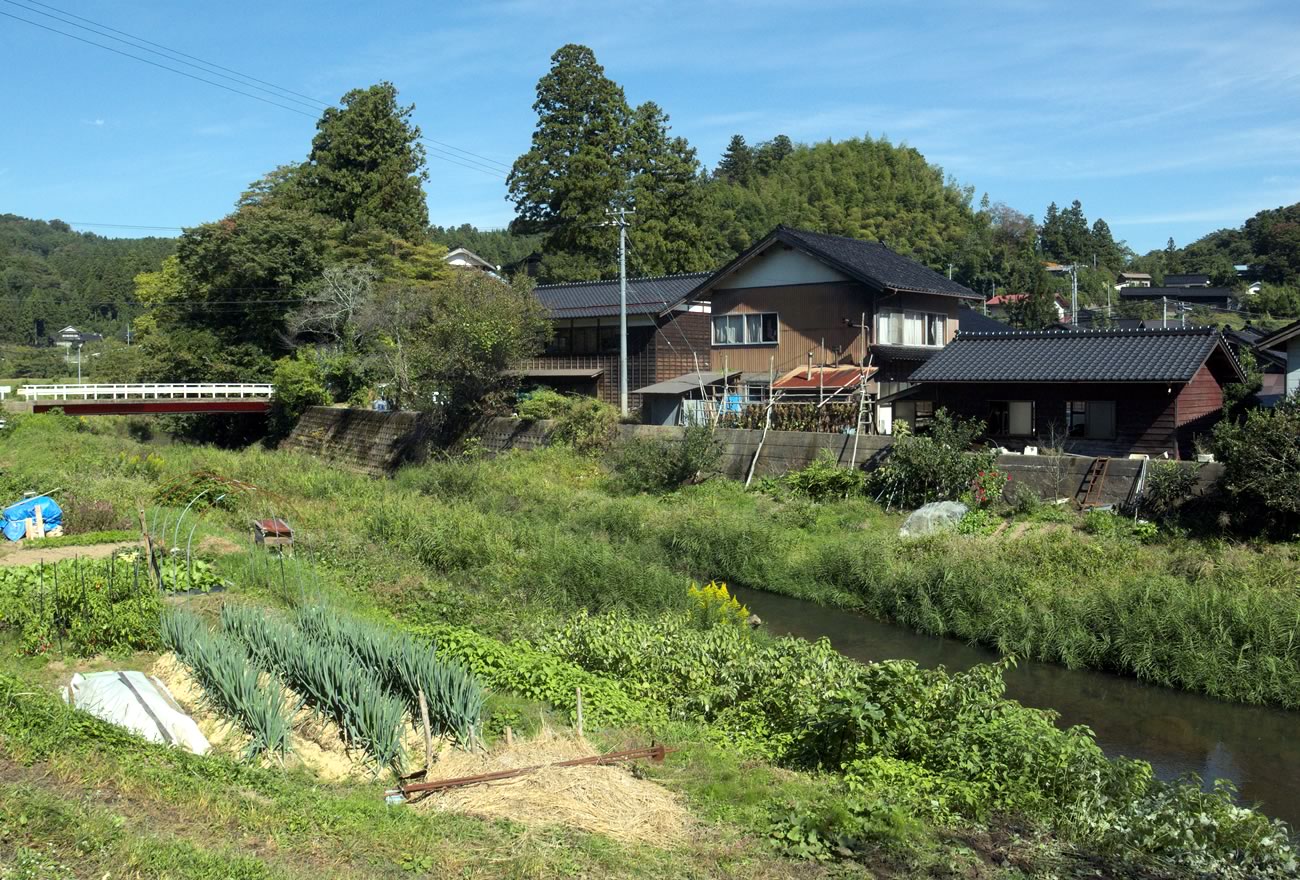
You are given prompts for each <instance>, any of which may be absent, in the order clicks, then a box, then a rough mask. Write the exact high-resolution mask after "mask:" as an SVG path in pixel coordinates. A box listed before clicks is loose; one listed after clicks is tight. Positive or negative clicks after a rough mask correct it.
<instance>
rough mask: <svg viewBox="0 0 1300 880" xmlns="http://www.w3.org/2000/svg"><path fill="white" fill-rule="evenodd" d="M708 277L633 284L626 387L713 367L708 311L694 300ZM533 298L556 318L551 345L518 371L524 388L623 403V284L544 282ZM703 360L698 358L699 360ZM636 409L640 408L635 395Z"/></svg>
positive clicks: (662, 278) (637, 280)
mask: <svg viewBox="0 0 1300 880" xmlns="http://www.w3.org/2000/svg"><path fill="white" fill-rule="evenodd" d="M706 278H708V273H704V272H697V273H690V274H682V275H662V276H658V277H652V278H629V279H628V280H627V314H628V320H627V335H628V387H629V388H632V389H635V388H639V387H641V386H644V385H652V384H654V383H658V382H664V381H666V380H669V379H672V378H674V377H677V376H680V375H682V374H684V373H687V372H690V371H693V370H695V369H696V368H697V362H698V365H699V368H701V369H704V368H707V367H708V363H709V332H710V327H709V308H708V305H707V304H706V303H702V302H700V301H699V300H698V299H696V298H695V296H694V291H695V288H697V287H698V286H699V285H700V282H702V281H704V280H705V279H706ZM533 292H534V293H535V294H536V295H537V298H538V300H540V301H541V303H542V306H543V307H544V308H545V309H546V313H547V316H548V317H549V318H550V320H551V329H552V333H553V335H552V337H551V342H550V345H549V346H547V349H546V351H545V352H543V353H542V354H540V355H538V356H537V357H535V358H529V359H528V360H526V361H523V362H521V363H519V364H517V365H516V368H515V370H514V372H515V373H516V374H517V375H519V376H521V377H522V379H523V384H524V386H525V387H536V386H546V387H549V388H554V389H556V390H557V391H564V392H572V393H577V394H587V395H592V396H596V397H599V398H600V399H602V400H604V401H606V402H608V403H612V404H615V405H617V404H618V388H619V381H618V353H619V283H618V281H617V280H613V281H578V282H573V283H569V284H543V285H539V286H538V287H535V288H534V289H533ZM697 359H698V360H697ZM629 403H630V405H631V406H632V407H634V408H635V407H637V406H639V405H640V400H639V397H637V396H636V395H632V396H631V398H630V400H629Z"/></svg>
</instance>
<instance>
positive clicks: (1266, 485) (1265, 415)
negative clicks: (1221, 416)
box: [1214, 395, 1300, 537]
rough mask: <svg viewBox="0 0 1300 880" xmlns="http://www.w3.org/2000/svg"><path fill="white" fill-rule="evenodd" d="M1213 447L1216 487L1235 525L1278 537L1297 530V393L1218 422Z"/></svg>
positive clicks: (1299, 455) (1299, 459)
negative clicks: (1218, 473)
mask: <svg viewBox="0 0 1300 880" xmlns="http://www.w3.org/2000/svg"><path fill="white" fill-rule="evenodd" d="M1214 452H1215V456H1216V458H1218V460H1219V461H1221V462H1223V469H1224V472H1223V478H1222V480H1221V481H1220V484H1219V488H1220V489H1221V490H1222V491H1223V492H1224V493H1225V495H1226V496H1227V498H1228V501H1229V502H1230V505H1229V509H1230V510H1231V513H1232V518H1233V521H1234V524H1235V525H1236V526H1237V527H1238V528H1239V529H1242V530H1251V529H1259V530H1265V531H1267V532H1269V533H1271V534H1273V535H1278V536H1283V537H1289V536H1291V535H1293V534H1295V533H1296V532H1297V531H1300V396H1297V395H1292V396H1291V397H1288V398H1286V399H1285V400H1283V401H1282V402H1281V403H1279V404H1278V405H1277V406H1276V407H1274V408H1273V409H1253V410H1250V411H1249V412H1248V413H1247V414H1246V418H1245V420H1244V421H1242V422H1233V421H1230V420H1226V419H1225V420H1224V421H1221V422H1219V423H1218V424H1217V425H1215V427H1214Z"/></svg>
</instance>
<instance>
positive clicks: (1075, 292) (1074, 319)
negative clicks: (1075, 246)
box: [1070, 263, 1079, 327]
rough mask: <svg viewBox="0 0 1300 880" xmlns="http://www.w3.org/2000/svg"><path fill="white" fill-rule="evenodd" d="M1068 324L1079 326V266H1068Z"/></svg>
mask: <svg viewBox="0 0 1300 880" xmlns="http://www.w3.org/2000/svg"><path fill="white" fill-rule="evenodd" d="M1070 324H1071V325H1072V326H1076V327H1077V326H1078V324H1079V265H1078V264H1077V263H1071V264H1070Z"/></svg>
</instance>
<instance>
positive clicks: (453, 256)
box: [442, 247, 501, 275]
mask: <svg viewBox="0 0 1300 880" xmlns="http://www.w3.org/2000/svg"><path fill="white" fill-rule="evenodd" d="M442 261H443V262H444V263H446V264H447V265H449V266H455V267H456V268H457V269H478V270H480V271H482V272H489V273H491V274H493V275H495V274H497V273H498V272H499V271H500V270H501V267H500V266H494V265H492V264H491V263H489V262H488V261H487V260H485V259H483V258H482V257H480V256H479V255H478V254H476V253H474V252H473V251H471V250H469V249H468V248H463V247H458V248H453V249H452V250H449V251H447V255H446V256H445V257H443V258H442Z"/></svg>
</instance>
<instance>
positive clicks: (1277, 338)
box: [1255, 321, 1300, 351]
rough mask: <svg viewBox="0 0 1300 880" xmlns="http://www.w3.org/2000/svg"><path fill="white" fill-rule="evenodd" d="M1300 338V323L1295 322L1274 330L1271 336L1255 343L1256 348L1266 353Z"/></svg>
mask: <svg viewBox="0 0 1300 880" xmlns="http://www.w3.org/2000/svg"><path fill="white" fill-rule="evenodd" d="M1297 336H1300V321H1293V322H1291V323H1290V324H1287V325H1286V326H1285V327H1282V328H1280V329H1278V330H1274V331H1273V332H1272V333H1270V334H1269V335H1267V336H1265V337H1264V338H1263V339H1261V340H1259V341H1258V342H1256V343H1255V348H1257V349H1259V350H1260V351H1264V350H1266V349H1270V348H1277V347H1278V346H1280V345H1283V344H1285V343H1287V342H1290V341H1291V340H1292V339H1295V338H1296V337H1297Z"/></svg>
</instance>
